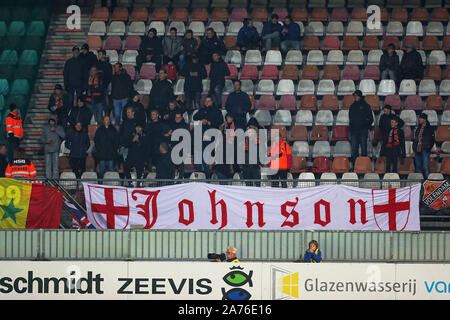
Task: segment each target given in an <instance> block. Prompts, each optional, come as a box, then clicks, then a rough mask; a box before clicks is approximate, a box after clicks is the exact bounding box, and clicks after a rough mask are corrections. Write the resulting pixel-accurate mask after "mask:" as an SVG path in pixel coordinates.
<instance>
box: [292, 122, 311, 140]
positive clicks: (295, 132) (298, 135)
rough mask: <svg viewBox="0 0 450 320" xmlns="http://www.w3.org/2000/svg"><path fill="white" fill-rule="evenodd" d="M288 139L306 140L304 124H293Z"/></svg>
mask: <svg viewBox="0 0 450 320" xmlns="http://www.w3.org/2000/svg"><path fill="white" fill-rule="evenodd" d="M289 141H308V129H307V128H306V126H299V125H297V126H293V127H292V129H291V136H290V138H289Z"/></svg>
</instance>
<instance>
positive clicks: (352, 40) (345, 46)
mask: <svg viewBox="0 0 450 320" xmlns="http://www.w3.org/2000/svg"><path fill="white" fill-rule="evenodd" d="M342 50H344V51H349V50H359V39H358V37H357V36H345V37H344V40H343V41H342Z"/></svg>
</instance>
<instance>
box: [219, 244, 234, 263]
mask: <svg viewBox="0 0 450 320" xmlns="http://www.w3.org/2000/svg"><path fill="white" fill-rule="evenodd" d="M236 254H237V249H236V248H235V247H232V246H229V247H228V248H227V251H226V252H225V255H226V256H227V258H226V259H225V260H224V261H223V262H240V261H239V259H238V258H236ZM216 261H217V262H222V260H220V259H219V258H217V259H216Z"/></svg>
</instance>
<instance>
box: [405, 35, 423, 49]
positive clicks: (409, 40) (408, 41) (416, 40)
mask: <svg viewBox="0 0 450 320" xmlns="http://www.w3.org/2000/svg"><path fill="white" fill-rule="evenodd" d="M408 44H412V45H414V48H419V47H420V41H419V37H416V36H405V37H403V45H402V50H406V46H407V45H408Z"/></svg>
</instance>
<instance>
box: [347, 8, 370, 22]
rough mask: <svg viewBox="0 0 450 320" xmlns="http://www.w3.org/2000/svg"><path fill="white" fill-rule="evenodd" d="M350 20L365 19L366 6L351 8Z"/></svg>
mask: <svg viewBox="0 0 450 320" xmlns="http://www.w3.org/2000/svg"><path fill="white" fill-rule="evenodd" d="M350 20H351V21H366V20H367V9H366V8H353V10H352V16H351V19H350Z"/></svg>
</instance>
